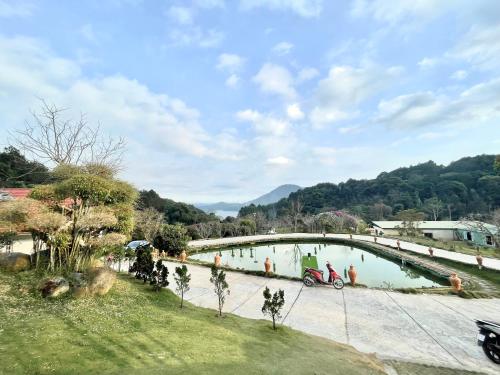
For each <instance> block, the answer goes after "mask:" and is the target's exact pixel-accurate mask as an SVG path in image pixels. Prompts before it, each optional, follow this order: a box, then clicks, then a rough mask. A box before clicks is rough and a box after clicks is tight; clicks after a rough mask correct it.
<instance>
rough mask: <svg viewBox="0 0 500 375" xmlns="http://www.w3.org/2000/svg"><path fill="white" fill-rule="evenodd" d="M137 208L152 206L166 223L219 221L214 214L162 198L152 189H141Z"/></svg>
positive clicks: (189, 223)
mask: <svg viewBox="0 0 500 375" xmlns="http://www.w3.org/2000/svg"><path fill="white" fill-rule="evenodd" d="M137 207H138V208H139V209H145V208H154V209H155V210H157V211H158V212H161V213H163V214H164V218H165V222H166V223H168V224H186V225H191V224H196V223H205V222H208V221H219V218H218V217H217V216H215V215H214V214H207V213H205V212H204V211H203V210H200V209H199V208H196V207H195V206H193V205H191V204H187V203H182V202H175V201H173V200H171V199H167V198H162V197H160V196H159V195H158V193H157V192H156V191H154V190H142V191H140V192H139V199H138V201H137Z"/></svg>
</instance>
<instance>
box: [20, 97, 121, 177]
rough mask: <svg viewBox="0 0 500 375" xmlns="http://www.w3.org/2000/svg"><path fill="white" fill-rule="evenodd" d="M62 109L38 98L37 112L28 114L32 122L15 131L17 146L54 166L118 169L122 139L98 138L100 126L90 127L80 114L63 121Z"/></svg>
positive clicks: (63, 110) (27, 122)
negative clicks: (39, 101) (86, 165)
mask: <svg viewBox="0 0 500 375" xmlns="http://www.w3.org/2000/svg"><path fill="white" fill-rule="evenodd" d="M66 110H67V109H65V108H58V107H56V106H55V105H54V104H48V103H47V102H46V101H45V100H43V99H41V109H40V111H39V112H34V111H32V112H31V114H32V116H33V119H32V121H31V122H30V121H26V125H25V128H24V129H22V130H18V131H16V132H15V133H16V134H15V136H14V137H15V141H16V143H17V145H18V147H19V148H21V149H23V150H25V151H26V152H29V153H32V154H33V155H35V156H36V157H38V158H39V159H41V160H42V161H45V162H52V163H55V164H58V165H59V164H74V165H81V164H87V163H93V164H105V165H107V166H110V167H113V168H114V169H118V168H119V166H120V164H121V158H122V154H123V151H124V147H125V141H124V139H123V138H119V139H113V138H111V137H109V138H104V137H102V136H101V134H100V125H98V126H97V127H92V126H90V125H89V124H88V123H87V120H86V117H85V115H84V114H80V118H79V119H78V120H73V119H66V118H64V117H63V115H64V112H65V111H66Z"/></svg>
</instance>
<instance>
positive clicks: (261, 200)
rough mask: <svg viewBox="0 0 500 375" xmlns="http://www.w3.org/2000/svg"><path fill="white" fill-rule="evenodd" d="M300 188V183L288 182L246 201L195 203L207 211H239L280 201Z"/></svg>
mask: <svg viewBox="0 0 500 375" xmlns="http://www.w3.org/2000/svg"><path fill="white" fill-rule="evenodd" d="M299 189H301V187H300V186H298V185H291V184H286V185H281V186H278V187H277V188H276V189H274V190H273V191H270V192H269V193H267V194H264V195H261V196H260V197H258V198H256V199H254V200H251V201H249V202H245V203H227V202H217V203H195V204H194V206H195V207H197V208H199V209H201V210H203V211H205V212H207V213H210V212H216V211H233V212H238V211H239V210H240V208H241V207H243V206H247V205H250V204H254V205H266V204H271V203H275V202H278V201H279V200H280V199H283V198H287V197H288V196H289V195H290V194H291V193H295V192H296V191H297V190H299Z"/></svg>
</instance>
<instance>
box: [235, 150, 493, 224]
mask: <svg viewBox="0 0 500 375" xmlns="http://www.w3.org/2000/svg"><path fill="white" fill-rule="evenodd" d="M498 207H500V158H499V157H498V156H497V157H495V155H479V156H474V157H464V158H462V159H460V160H457V161H455V162H452V163H450V164H449V165H447V166H443V165H437V164H436V163H434V162H433V161H429V162H426V163H422V164H418V165H415V166H410V167H404V168H398V169H396V170H394V171H392V172H383V173H381V174H380V175H378V176H377V178H375V179H371V180H353V179H349V180H347V181H346V182H341V183H339V184H333V183H321V184H318V185H315V186H312V187H308V188H304V189H301V190H299V191H297V192H295V193H292V194H290V196H289V197H288V198H284V199H281V200H280V201H279V202H277V203H274V204H269V205H249V206H246V207H243V208H241V210H240V212H239V216H247V215H249V214H254V213H258V212H259V213H261V214H263V215H265V216H266V218H267V219H274V218H279V217H285V216H287V217H290V216H293V213H294V212H295V211H297V212H300V213H302V214H318V213H321V212H325V211H331V210H347V211H349V212H350V213H351V214H354V215H356V216H359V217H362V218H363V219H365V220H383V219H388V218H391V217H393V216H394V215H397V214H398V212H401V211H404V210H408V209H416V210H418V211H421V212H425V213H427V217H428V218H430V219H431V218H432V220H439V219H444V220H448V219H449V220H456V219H459V218H461V217H463V216H466V215H469V214H489V213H491V212H492V211H493V210H494V209H495V208H498Z"/></svg>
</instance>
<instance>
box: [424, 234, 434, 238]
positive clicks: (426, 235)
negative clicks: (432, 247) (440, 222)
mask: <svg viewBox="0 0 500 375" xmlns="http://www.w3.org/2000/svg"><path fill="white" fill-rule="evenodd" d="M424 236H425V237H427V238H434V237H433V236H432V233H424Z"/></svg>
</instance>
